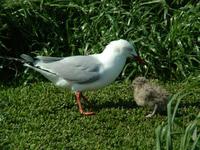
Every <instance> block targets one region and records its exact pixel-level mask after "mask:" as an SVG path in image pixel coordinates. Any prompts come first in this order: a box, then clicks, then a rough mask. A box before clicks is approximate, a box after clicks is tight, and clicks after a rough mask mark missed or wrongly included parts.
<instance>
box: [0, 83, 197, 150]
mask: <svg viewBox="0 0 200 150" xmlns="http://www.w3.org/2000/svg"><path fill="white" fill-rule="evenodd" d="M187 85H190V84H189V83H188V84H187ZM165 87H166V88H167V89H168V90H169V91H170V92H171V93H172V94H175V93H177V92H178V91H180V90H181V89H182V88H183V89H184V85H183V84H182V83H168V84H166V85H165ZM86 95H87V97H88V98H89V99H90V101H91V102H92V103H93V105H94V111H95V112H96V115H95V116H90V117H84V116H81V115H80V114H79V112H78V109H77V107H76V104H75V100H74V96H73V94H72V93H70V92H69V91H66V90H64V89H59V88H56V87H54V86H53V85H52V84H50V83H37V84H30V85H29V84H28V85H24V86H23V85H21V86H19V87H16V88H11V87H7V88H4V87H1V90H0V110H1V114H0V137H1V138H0V148H1V149H13V148H14V149H16V148H17V149H25V148H26V149H41V148H44V149H47V148H50V149H55V148H56V149H60V148H66V149H141V150H143V149H156V134H155V129H156V128H157V126H159V125H161V124H163V125H164V124H165V122H166V121H167V117H166V116H165V115H163V116H162V115H159V114H157V115H156V116H154V117H153V118H145V115H146V114H147V113H148V110H147V109H146V108H142V107H138V106H137V105H136V104H135V103H134V101H133V93H132V90H131V88H130V83H114V84H112V85H110V86H108V87H106V88H104V89H102V90H98V91H92V92H87V93H86ZM196 96H199V95H196ZM196 96H194V95H188V96H186V97H184V98H183V99H182V100H181V102H180V105H179V107H177V112H178V115H177V116H176V117H175V118H174V121H176V123H177V124H176V126H175V128H173V132H172V133H174V132H180V131H181V133H182V131H184V128H185V126H187V125H188V124H190V121H192V120H194V119H195V118H196V115H197V114H198V112H199V100H198V99H196V98H197V97H196ZM198 134H199V131H198ZM178 135H179V134H178ZM163 136H164V135H163ZM160 144H163V141H162V142H161V143H160ZM173 144H174V147H178V146H179V144H180V138H173Z"/></svg>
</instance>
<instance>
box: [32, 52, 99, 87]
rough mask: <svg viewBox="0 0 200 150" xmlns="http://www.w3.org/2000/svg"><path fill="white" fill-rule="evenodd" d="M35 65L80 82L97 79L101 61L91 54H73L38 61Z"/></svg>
mask: <svg viewBox="0 0 200 150" xmlns="http://www.w3.org/2000/svg"><path fill="white" fill-rule="evenodd" d="M35 66H37V67H41V68H42V69H45V70H48V71H49V72H52V73H55V74H57V75H58V76H60V77H62V78H63V79H66V80H68V81H72V82H77V83H79V84H81V83H87V82H92V81H95V80H97V79H99V77H100V75H99V70H100V67H101V63H100V62H99V61H98V60H97V59H94V58H93V57H91V56H73V57H67V58H64V59H61V60H58V61H50V62H48V63H43V62H42V63H40V62H38V64H36V65H35Z"/></svg>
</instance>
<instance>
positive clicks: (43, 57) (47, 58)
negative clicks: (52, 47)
mask: <svg viewBox="0 0 200 150" xmlns="http://www.w3.org/2000/svg"><path fill="white" fill-rule="evenodd" d="M35 58H36V59H37V60H40V61H42V62H44V63H49V62H54V61H58V60H61V59H63V58H64V57H49V56H37V57H35Z"/></svg>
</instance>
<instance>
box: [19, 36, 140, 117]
mask: <svg viewBox="0 0 200 150" xmlns="http://www.w3.org/2000/svg"><path fill="white" fill-rule="evenodd" d="M21 57H22V58H23V60H24V61H25V64H24V65H25V66H26V67H29V68H31V69H33V70H35V71H37V72H39V73H41V74H42V75H43V76H44V77H46V78H47V79H49V80H50V81H51V82H53V83H54V84H55V85H56V86H59V87H63V88H69V89H70V90H72V91H73V92H75V95H76V102H77V104H78V107H79V111H80V113H81V114H83V115H93V114H94V112H92V111H89V112H85V111H84V109H83V107H82V104H81V101H80V100H81V99H83V100H85V101H86V102H88V101H87V98H86V97H85V96H84V95H83V94H82V92H84V91H88V90H95V89H99V88H103V87H105V86H107V85H108V84H110V83H112V82H113V81H114V80H115V79H116V78H117V77H118V76H119V74H120V72H121V71H122V69H123V67H124V65H125V63H126V59H127V58H128V57H132V58H134V59H135V60H136V61H138V62H139V63H143V61H142V59H141V58H140V57H139V56H138V54H137V53H136V51H135V49H134V47H133V46H132V45H131V44H130V43H129V42H128V41H126V40H123V39H120V40H115V41H112V42H110V43H109V44H108V45H107V46H106V47H105V49H104V50H103V52H102V53H100V54H92V55H88V56H80V55H79V56H70V57H46V56H37V57H35V58H32V57H30V56H28V55H26V54H22V55H21Z"/></svg>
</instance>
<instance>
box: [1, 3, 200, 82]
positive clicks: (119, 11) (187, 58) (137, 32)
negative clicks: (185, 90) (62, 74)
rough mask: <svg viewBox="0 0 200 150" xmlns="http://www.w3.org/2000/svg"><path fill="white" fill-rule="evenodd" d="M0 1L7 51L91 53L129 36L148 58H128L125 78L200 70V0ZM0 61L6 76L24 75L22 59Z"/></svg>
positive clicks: (5, 53)
mask: <svg viewBox="0 0 200 150" xmlns="http://www.w3.org/2000/svg"><path fill="white" fill-rule="evenodd" d="M0 4H1V5H0V7H1V9H0V17H1V20H0V48H1V51H0V55H3V56H13V57H19V55H20V54H21V53H27V54H31V55H33V56H35V55H48V56H69V55H77V54H86V55H87V54H91V53H97V52H101V51H102V50H103V48H104V47H105V45H107V44H108V43H109V42H110V41H112V40H116V39H119V38H124V39H127V40H129V41H130V42H131V43H133V44H134V45H135V47H136V50H137V52H138V53H139V54H140V55H141V56H142V57H143V58H144V59H145V61H146V62H147V64H146V65H145V66H137V65H136V64H135V63H132V62H131V61H129V63H128V66H127V67H126V70H125V72H124V75H125V77H126V78H131V79H132V78H133V77H134V76H136V75H137V74H139V73H140V74H143V75H146V76H152V77H156V78H159V79H161V80H169V79H171V80H182V79H184V78H185V77H187V76H188V75H190V74H191V73H193V72H195V71H196V70H199V67H198V66H199V63H200V58H199V57H200V54H199V27H200V24H199V7H200V3H199V2H197V1H178V0H173V1H165V0H162V1H159V0H158V1H149V0H142V1H139V0H136V1H124V0H120V1H118V0H111V1H108V0H105V1H95V2H94V1H84V0H83V1H76V0H74V1H63V0H60V1H43V0H34V1H25V0H18V1H15V2H13V1H11V0H4V1H1V2H0ZM0 66H1V67H0V73H1V76H0V78H1V79H5V80H7V81H10V80H11V79H13V78H17V80H18V79H19V77H22V75H21V74H22V67H21V66H20V65H19V64H16V63H15V62H8V61H5V60H2V59H1V60H0ZM2 66H3V68H2ZM6 75H7V76H6ZM19 75H21V76H19ZM9 76H10V77H9ZM30 76H31V75H30ZM3 77H7V78H3ZM25 79H26V78H25ZM17 80H16V81H17Z"/></svg>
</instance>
